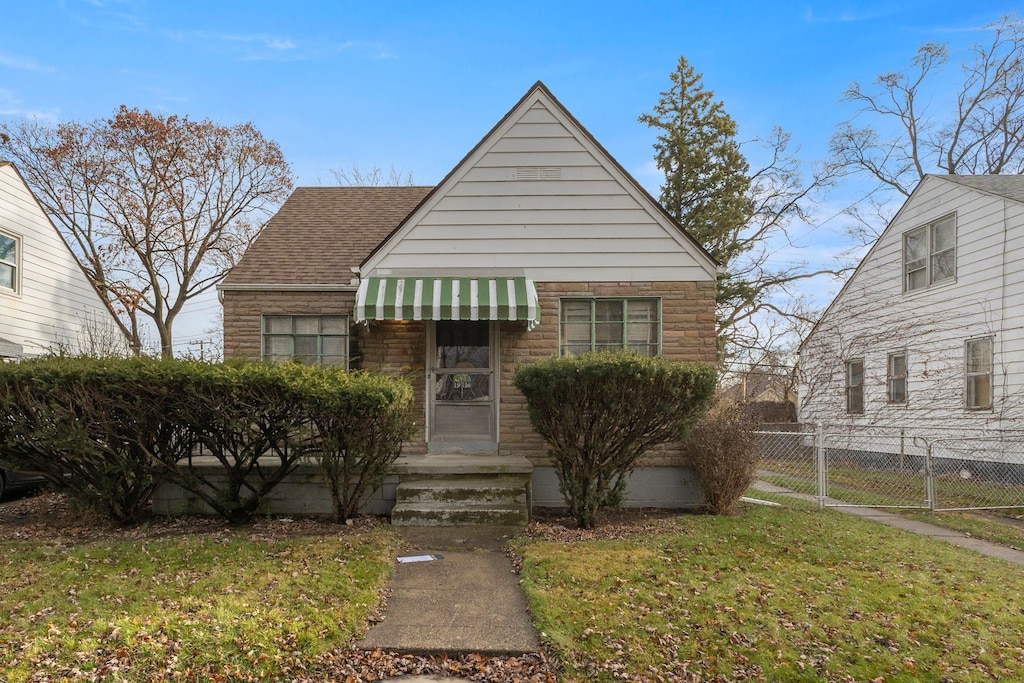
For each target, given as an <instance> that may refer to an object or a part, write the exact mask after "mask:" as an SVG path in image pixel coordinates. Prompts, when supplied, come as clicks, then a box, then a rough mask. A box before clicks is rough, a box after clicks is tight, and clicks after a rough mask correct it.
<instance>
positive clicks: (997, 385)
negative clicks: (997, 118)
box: [799, 175, 1024, 435]
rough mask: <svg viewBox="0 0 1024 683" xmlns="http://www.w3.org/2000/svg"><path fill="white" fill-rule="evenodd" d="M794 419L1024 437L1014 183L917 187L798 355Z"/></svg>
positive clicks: (1021, 197) (1019, 196) (1021, 191)
mask: <svg viewBox="0 0 1024 683" xmlns="http://www.w3.org/2000/svg"><path fill="white" fill-rule="evenodd" d="M799 413H800V419H801V421H802V422H805V423H814V422H820V423H823V424H826V425H837V426H841V427H850V428H876V427H883V428H895V427H902V428H906V429H908V430H909V431H908V433H915V434H924V433H931V434H936V433H938V432H941V431H942V430H952V429H955V430H956V432H957V433H960V434H964V435H967V434H975V435H977V434H982V433H992V430H998V429H1004V430H1013V429H1017V430H1021V429H1024V177H1022V176H939V175H929V176H926V177H925V178H924V179H923V180H922V181H921V183H920V184H919V185H918V187H917V188H916V189H915V190H914V192H913V194H911V196H910V198H909V199H907V201H906V203H905V204H904V205H903V207H902V208H901V209H900V211H899V213H897V214H896V217H895V218H894V219H893V220H892V222H891V223H890V224H889V226H888V227H887V228H886V229H885V231H884V232H883V233H882V235H881V236H880V237H879V238H878V241H877V242H876V243H875V244H874V246H873V247H872V248H871V250H870V251H869V252H868V254H867V255H866V256H865V257H864V260H863V261H862V262H861V263H860V265H859V266H858V267H857V270H856V271H855V272H854V274H853V276H852V277H851V278H850V280H849V281H848V282H847V283H846V285H845V286H844V287H843V288H842V290H841V291H840V292H839V294H838V296H836V298H835V300H834V301H833V302H832V304H831V305H830V306H829V307H828V309H827V310H826V311H825V313H824V315H823V316H822V317H821V319H820V320H819V321H818V323H817V325H816V326H815V327H814V329H813V330H812V332H811V334H810V335H809V336H808V338H807V339H806V340H805V341H804V343H803V345H802V346H801V349H800V397H799ZM946 433H949V432H948V431H947V432H946Z"/></svg>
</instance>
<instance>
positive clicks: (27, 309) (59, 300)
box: [0, 165, 125, 356]
mask: <svg viewBox="0 0 1024 683" xmlns="http://www.w3.org/2000/svg"><path fill="white" fill-rule="evenodd" d="M0 230H2V231H3V232H5V233H9V234H13V235H16V236H17V237H19V238H20V245H19V247H20V249H21V252H22V253H21V282H20V285H21V286H20V290H19V292H18V293H17V294H10V293H7V292H5V291H0V337H3V338H4V339H7V340H8V341H12V342H14V343H16V344H20V345H21V346H22V347H23V350H24V355H25V356H34V355H40V354H44V353H47V352H49V351H53V350H57V348H59V347H63V348H65V349H68V350H70V351H72V352H78V351H86V350H90V349H86V348H84V347H83V344H84V343H85V342H84V335H85V333H86V332H87V331H91V332H93V333H99V334H100V336H101V337H102V338H103V339H106V340H108V341H110V342H112V343H116V344H117V345H118V348H112V349H110V351H111V352H123V351H124V349H125V342H124V339H123V337H122V336H121V335H120V332H119V331H117V328H116V324H115V322H114V320H113V318H112V317H111V315H110V313H109V311H108V310H107V308H106V306H104V305H103V303H102V301H101V300H100V298H99V295H98V294H97V293H96V290H95V289H93V287H92V285H91V284H90V283H89V281H88V280H87V278H86V277H85V274H84V273H83V272H82V270H81V268H80V267H79V266H78V263H77V262H76V261H75V259H74V256H73V255H72V254H71V252H70V250H69V249H68V247H67V245H66V244H65V242H64V240H63V239H62V238H61V237H60V235H59V234H58V233H57V231H56V229H55V228H54V226H53V224H52V223H51V222H50V220H49V218H48V217H47V216H46V215H45V214H44V213H43V211H42V209H41V208H40V207H39V204H37V203H36V201H35V198H34V197H33V196H32V194H31V192H30V191H29V189H28V188H27V187H26V186H25V184H24V183H23V182H22V180H21V178H20V176H19V175H18V174H17V172H16V171H15V170H14V168H13V167H12V166H10V165H4V166H0ZM93 350H95V349H93Z"/></svg>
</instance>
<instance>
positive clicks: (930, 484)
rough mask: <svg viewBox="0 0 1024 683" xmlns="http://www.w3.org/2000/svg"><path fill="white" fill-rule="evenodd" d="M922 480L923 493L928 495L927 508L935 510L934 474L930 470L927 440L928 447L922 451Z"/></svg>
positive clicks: (930, 443) (930, 451)
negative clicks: (923, 484)
mask: <svg viewBox="0 0 1024 683" xmlns="http://www.w3.org/2000/svg"><path fill="white" fill-rule="evenodd" d="M924 481H925V491H926V493H925V495H927V496H928V500H927V501H926V502H927V503H928V509H929V510H931V511H932V512H935V475H934V473H933V472H932V442H931V440H929V441H928V448H927V449H925V452H924Z"/></svg>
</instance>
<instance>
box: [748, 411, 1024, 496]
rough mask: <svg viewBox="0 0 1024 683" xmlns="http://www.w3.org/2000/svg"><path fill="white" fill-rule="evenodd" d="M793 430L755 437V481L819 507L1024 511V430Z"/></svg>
mask: <svg viewBox="0 0 1024 683" xmlns="http://www.w3.org/2000/svg"><path fill="white" fill-rule="evenodd" d="M796 427H797V428H796V430H795V431H759V432H756V437H757V444H758V449H759V453H760V459H761V462H760V466H759V472H758V476H759V478H760V479H762V480H764V481H767V482H769V483H772V484H775V485H777V486H781V487H783V488H786V489H788V490H791V491H796V492H798V493H804V494H808V495H813V496H814V497H815V498H816V499H817V500H818V504H819V506H820V507H829V506H831V507H838V506H868V507H899V508H922V509H928V510H982V509H987V510H997V509H1013V508H1024V432H1005V431H1003V432H999V431H991V432H986V433H984V434H975V435H965V434H962V433H961V434H955V433H954V432H948V433H947V432H941V431H935V432H932V433H928V434H923V433H915V432H911V431H910V430H907V429H896V430H851V429H849V428H837V427H832V428H829V427H822V426H817V427H808V426H803V425H801V426H796Z"/></svg>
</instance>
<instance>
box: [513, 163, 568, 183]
mask: <svg viewBox="0 0 1024 683" xmlns="http://www.w3.org/2000/svg"><path fill="white" fill-rule="evenodd" d="M561 179H562V169H560V168H558V167H556V166H520V167H519V168H517V169H516V180H561Z"/></svg>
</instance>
